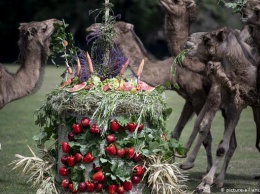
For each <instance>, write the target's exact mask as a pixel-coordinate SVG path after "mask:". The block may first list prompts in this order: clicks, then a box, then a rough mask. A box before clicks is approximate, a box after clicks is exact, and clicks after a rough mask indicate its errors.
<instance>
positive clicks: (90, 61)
mask: <svg viewBox="0 0 260 194" xmlns="http://www.w3.org/2000/svg"><path fill="white" fill-rule="evenodd" d="M86 58H87V61H88V71H89V73H90V74H92V73H93V65H92V60H91V58H90V56H89V54H88V52H87V55H86Z"/></svg>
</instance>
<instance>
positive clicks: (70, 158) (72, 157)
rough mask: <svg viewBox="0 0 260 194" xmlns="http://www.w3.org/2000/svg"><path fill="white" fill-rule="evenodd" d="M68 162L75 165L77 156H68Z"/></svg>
mask: <svg viewBox="0 0 260 194" xmlns="http://www.w3.org/2000/svg"><path fill="white" fill-rule="evenodd" d="M67 162H68V165H69V166H75V157H74V156H68V157H67Z"/></svg>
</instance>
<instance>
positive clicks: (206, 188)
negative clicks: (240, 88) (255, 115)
mask: <svg viewBox="0 0 260 194" xmlns="http://www.w3.org/2000/svg"><path fill="white" fill-rule="evenodd" d="M228 110H229V114H227V129H226V130H225V132H224V135H223V139H222V141H221V143H220V144H219V146H218V149H217V153H216V155H217V157H216V161H215V163H214V165H213V166H212V168H211V169H210V171H209V173H208V174H207V175H206V176H205V177H204V178H203V179H202V183H201V184H200V185H199V186H198V187H197V190H198V191H200V192H207V193H210V186H211V185H212V184H213V179H214V176H215V173H216V170H217V167H218V165H219V163H220V161H221V159H222V158H223V156H224V155H225V154H226V153H227V152H228V150H229V145H230V140H231V136H232V135H233V132H234V130H235V127H236V125H237V123H238V120H239V117H240V114H241V111H242V109H237V108H236V105H235V104H234V103H232V104H230V105H229V107H228Z"/></svg>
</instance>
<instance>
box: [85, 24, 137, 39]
mask: <svg viewBox="0 0 260 194" xmlns="http://www.w3.org/2000/svg"><path fill="white" fill-rule="evenodd" d="M100 26H101V24H100V23H94V24H92V25H91V26H90V27H88V28H87V29H86V31H87V32H89V33H90V34H89V36H91V35H93V36H94V35H95V34H97V33H98V31H99V30H100ZM133 29H134V26H133V25H132V24H130V23H126V22H122V21H120V22H116V23H115V24H114V30H115V32H116V37H115V39H114V42H115V44H120V43H121V42H123V41H122V40H123V39H125V40H128V39H129V40H131V39H132V33H134V32H133ZM130 36H131V37H130Z"/></svg>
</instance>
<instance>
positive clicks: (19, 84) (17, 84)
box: [12, 48, 47, 99]
mask: <svg viewBox="0 0 260 194" xmlns="http://www.w3.org/2000/svg"><path fill="white" fill-rule="evenodd" d="M46 60H47V56H44V55H43V52H42V49H41V48H34V49H33V50H27V52H26V55H25V56H23V58H22V60H21V61H22V64H21V66H20V68H19V69H18V70H17V72H16V74H15V75H13V82H14V83H13V84H12V85H13V91H12V92H13V96H12V98H13V99H20V98H22V97H24V96H27V95H29V94H32V93H35V92H36V90H37V89H38V88H39V87H40V85H41V81H42V77H43V67H44V65H45V62H46Z"/></svg>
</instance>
